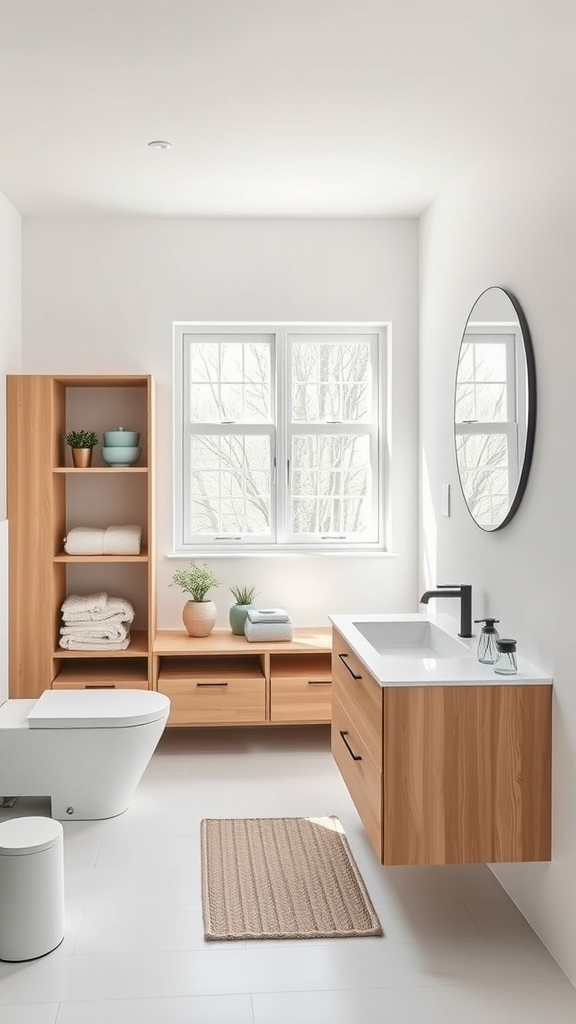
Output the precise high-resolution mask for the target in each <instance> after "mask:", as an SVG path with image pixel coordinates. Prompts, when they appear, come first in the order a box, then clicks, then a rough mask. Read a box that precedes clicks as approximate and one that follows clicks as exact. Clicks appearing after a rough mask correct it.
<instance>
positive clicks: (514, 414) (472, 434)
mask: <svg viewBox="0 0 576 1024" xmlns="http://www.w3.org/2000/svg"><path fill="white" fill-rule="evenodd" d="M535 426H536V374H535V368H534V354H533V351H532V342H531V340H530V332H529V330H528V325H527V323H526V319H525V317H524V314H523V312H522V309H521V308H520V306H519V304H518V302H517V301H516V299H515V298H514V296H513V295H511V294H510V292H507V291H506V290H505V289H504V288H498V287H493V288H487V289H486V291H484V292H482V294H481V295H480V297H479V298H478V299H477V300H476V302H475V303H474V305H473V306H472V309H471V310H470V314H469V316H468V320H467V321H466V326H465V328H464V334H463V335H462V341H461V344H460V352H459V355H458V369H457V372H456V388H455V399H454V437H455V444H456V462H457V464H458V475H459V477H460V486H461V487H462V493H463V495H464V500H465V501H466V505H467V507H468V511H469V512H470V515H471V516H472V518H473V520H474V522H475V523H476V524H477V525H478V526H479V527H480V528H481V529H482V530H488V531H491V530H501V529H502V527H503V526H506V525H507V524H508V523H509V522H510V520H511V519H512V516H513V515H514V513H515V512H516V510H517V508H518V506H519V505H520V502H521V500H522V495H523V494H524V491H525V489H526V483H527V481H528V474H529V472H530V463H531V461H532V451H533V448H534V430H535Z"/></svg>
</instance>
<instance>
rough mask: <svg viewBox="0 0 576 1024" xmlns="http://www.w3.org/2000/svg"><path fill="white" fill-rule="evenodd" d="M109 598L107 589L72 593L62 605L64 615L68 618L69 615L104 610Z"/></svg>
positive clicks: (87, 613) (87, 614) (88, 613)
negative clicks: (96, 591)
mask: <svg viewBox="0 0 576 1024" xmlns="http://www.w3.org/2000/svg"><path fill="white" fill-rule="evenodd" d="M107 600H108V594H107V593H106V591H105V590H101V591H100V592H99V593H97V594H86V595H85V596H82V595H81V594H70V596H69V597H67V598H66V600H65V601H64V603H63V605H62V609H61V610H62V616H63V618H67V617H68V616H70V615H71V616H74V617H77V616H79V615H84V616H89V615H90V614H92V613H93V612H102V611H104V610H105V608H106V602H107Z"/></svg>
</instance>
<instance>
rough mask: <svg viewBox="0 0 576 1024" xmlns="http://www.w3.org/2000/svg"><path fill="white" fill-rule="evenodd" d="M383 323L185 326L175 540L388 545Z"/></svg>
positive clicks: (178, 341)
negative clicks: (384, 524)
mask: <svg viewBox="0 0 576 1024" xmlns="http://www.w3.org/2000/svg"><path fill="white" fill-rule="evenodd" d="M384 343H385V329H384V328H383V327H374V326H371V325H344V326H340V325H339V326H317V325H293V326H292V325H274V326H263V325H233V326H232V325H224V324H211V325H200V324H177V325H176V327H175V363H174V365H175V438H176V474H175V479H176V502H175V508H176V514H175V541H176V543H175V548H176V551H177V552H180V553H185V552H186V553H188V552H191V553H193V552H194V551H195V550H197V549H199V548H202V549H204V550H206V549H207V548H210V549H218V550H222V551H224V550H226V551H228V550H266V549H272V550H276V549H286V550H300V549H314V550H318V549H321V550H325V549H336V550H337V549H350V548H352V549H358V548H359V547H365V548H366V547H367V548H378V547H380V548H381V547H382V546H383V536H382V521H383V515H382V505H383V494H382V491H383V472H382V468H381V464H382V455H381V453H382V440H383V439H382V436H381V434H382V423H383V394H384V383H385V382H384V366H385V358H384V355H385V353H384Z"/></svg>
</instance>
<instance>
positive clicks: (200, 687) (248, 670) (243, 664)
mask: <svg viewBox="0 0 576 1024" xmlns="http://www.w3.org/2000/svg"><path fill="white" fill-rule="evenodd" d="M258 665H259V662H258V660H257V659H246V661H242V660H241V659H238V660H233V659H226V658H222V659H219V658H202V657H198V658H169V657H167V658H164V659H162V661H161V665H160V671H159V673H158V689H159V690H160V692H161V693H165V694H166V696H167V697H169V698H170V702H171V706H170V716H169V718H168V725H239V724H243V723H252V722H253V723H257V722H264V721H265V720H266V681H265V679H264V676H263V674H262V673H261V672H260V671H259V668H258Z"/></svg>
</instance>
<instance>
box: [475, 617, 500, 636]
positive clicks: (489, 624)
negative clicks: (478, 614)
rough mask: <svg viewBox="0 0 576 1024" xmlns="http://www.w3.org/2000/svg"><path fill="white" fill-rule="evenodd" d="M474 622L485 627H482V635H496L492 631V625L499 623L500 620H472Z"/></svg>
mask: <svg viewBox="0 0 576 1024" xmlns="http://www.w3.org/2000/svg"><path fill="white" fill-rule="evenodd" d="M474 622H485V623H486V625H485V626H484V627H483V629H482V632H483V633H496V630H495V629H494V623H495V622H500V619H474Z"/></svg>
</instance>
